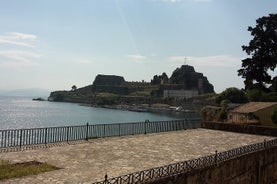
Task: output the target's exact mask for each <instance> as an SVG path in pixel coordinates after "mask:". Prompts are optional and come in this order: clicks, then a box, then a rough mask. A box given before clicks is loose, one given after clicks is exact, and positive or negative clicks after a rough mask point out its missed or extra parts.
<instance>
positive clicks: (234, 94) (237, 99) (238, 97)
mask: <svg viewBox="0 0 277 184" xmlns="http://www.w3.org/2000/svg"><path fill="white" fill-rule="evenodd" d="M223 100H228V101H230V102H232V103H245V102H247V101H248V99H247V97H246V94H245V92H244V91H243V90H239V89H237V88H227V89H226V90H224V91H223V92H222V93H220V94H219V95H218V96H217V97H216V98H215V102H216V103H218V104H220V103H221V102H222V101H223Z"/></svg>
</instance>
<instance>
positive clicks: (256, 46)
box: [238, 14, 277, 90]
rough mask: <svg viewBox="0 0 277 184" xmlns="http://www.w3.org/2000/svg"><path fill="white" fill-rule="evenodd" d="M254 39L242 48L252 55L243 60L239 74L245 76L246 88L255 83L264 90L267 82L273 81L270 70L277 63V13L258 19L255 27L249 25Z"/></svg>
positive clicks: (251, 86)
mask: <svg viewBox="0 0 277 184" xmlns="http://www.w3.org/2000/svg"><path fill="white" fill-rule="evenodd" d="M248 31H250V33H251V35H252V36H253V39H252V40H250V42H249V45H243V46H242V50H243V51H245V52H246V53H247V54H248V55H249V56H250V57H249V58H246V59H244V60H242V68H241V69H239V70H238V75H239V76H241V77H242V78H244V79H245V80H244V84H245V88H246V89H253V88H254V85H255V84H257V85H256V87H258V88H259V90H262V89H263V88H264V87H265V84H270V83H271V81H272V80H271V76H270V75H269V73H268V71H269V70H272V71H274V69H275V68H276V64H277V14H269V16H264V17H261V18H258V19H257V20H256V26H255V27H248Z"/></svg>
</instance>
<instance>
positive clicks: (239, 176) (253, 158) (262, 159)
mask: <svg viewBox="0 0 277 184" xmlns="http://www.w3.org/2000/svg"><path fill="white" fill-rule="evenodd" d="M276 158H277V147H276V146H275V147H271V148H268V149H265V150H263V151H258V152H254V153H250V154H246V155H243V156H240V157H237V158H234V159H230V160H227V161H224V162H221V163H219V164H217V165H214V166H211V167H207V168H204V169H198V170H194V171H192V172H190V173H185V174H180V175H176V176H172V177H170V178H166V179H163V180H159V181H155V182H150V183H151V184H190V183H193V184H198V183H199V184H200V183H201V184H202V183H207V184H209V183H228V184H237V183H243V184H271V183H272V184H273V183H277V160H276Z"/></svg>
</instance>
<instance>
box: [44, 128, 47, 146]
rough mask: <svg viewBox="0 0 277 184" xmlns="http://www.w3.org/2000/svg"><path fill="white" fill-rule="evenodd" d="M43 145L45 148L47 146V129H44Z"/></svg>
mask: <svg viewBox="0 0 277 184" xmlns="http://www.w3.org/2000/svg"><path fill="white" fill-rule="evenodd" d="M44 144H45V146H46V144H47V128H45V138H44Z"/></svg>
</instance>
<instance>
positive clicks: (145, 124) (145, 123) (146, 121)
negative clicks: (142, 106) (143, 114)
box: [144, 119, 149, 134]
mask: <svg viewBox="0 0 277 184" xmlns="http://www.w3.org/2000/svg"><path fill="white" fill-rule="evenodd" d="M148 122H149V120H148V119H147V120H145V122H144V134H146V131H147V130H146V126H147V123H148Z"/></svg>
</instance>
